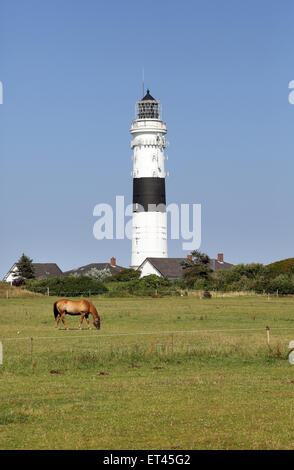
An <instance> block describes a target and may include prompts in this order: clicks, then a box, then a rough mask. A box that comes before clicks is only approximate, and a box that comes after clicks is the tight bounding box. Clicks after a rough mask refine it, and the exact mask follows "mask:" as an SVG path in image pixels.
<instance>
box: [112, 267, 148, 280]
mask: <svg viewBox="0 0 294 470" xmlns="http://www.w3.org/2000/svg"><path fill="white" fill-rule="evenodd" d="M140 275H141V272H140V271H138V270H135V269H132V268H129V269H124V270H123V271H120V272H119V273H116V274H113V275H112V276H110V277H108V278H107V279H105V281H106V282H127V281H133V280H135V279H139V277H140Z"/></svg>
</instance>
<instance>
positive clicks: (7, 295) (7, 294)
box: [6, 290, 9, 299]
mask: <svg viewBox="0 0 294 470" xmlns="http://www.w3.org/2000/svg"><path fill="white" fill-rule="evenodd" d="M8 298H9V291H8V290H7V291H6V299H8Z"/></svg>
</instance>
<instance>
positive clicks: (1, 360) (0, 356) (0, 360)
mask: <svg viewBox="0 0 294 470" xmlns="http://www.w3.org/2000/svg"><path fill="white" fill-rule="evenodd" d="M2 364H3V346H2V341H0V365H2Z"/></svg>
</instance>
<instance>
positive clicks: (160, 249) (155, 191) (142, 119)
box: [130, 90, 167, 269]
mask: <svg viewBox="0 0 294 470" xmlns="http://www.w3.org/2000/svg"><path fill="white" fill-rule="evenodd" d="M166 132H167V130H166V124H165V123H164V122H163V121H162V119H161V106H160V102H159V101H158V100H156V99H154V98H153V97H152V96H151V95H150V92H149V90H147V93H146V95H145V96H144V97H143V98H142V99H141V101H137V104H136V115H135V120H134V121H133V122H132V125H131V129H130V133H131V134H132V137H133V140H132V141H131V148H132V149H133V156H132V158H133V171H132V176H133V220H132V261H131V267H132V268H134V269H136V268H138V267H139V266H140V265H141V263H143V261H144V260H145V259H146V258H148V257H152V258H167V217H166V197H165V177H166V173H165V168H164V167H165V165H164V161H165V159H166V157H165V154H164V149H165V147H166V140H165V137H164V136H165V134H166Z"/></svg>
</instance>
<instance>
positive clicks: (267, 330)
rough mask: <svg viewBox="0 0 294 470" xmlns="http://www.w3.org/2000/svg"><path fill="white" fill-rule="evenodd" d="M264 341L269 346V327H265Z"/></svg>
mask: <svg viewBox="0 0 294 470" xmlns="http://www.w3.org/2000/svg"><path fill="white" fill-rule="evenodd" d="M266 340H267V344H268V346H269V344H270V327H269V326H267V327H266Z"/></svg>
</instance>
